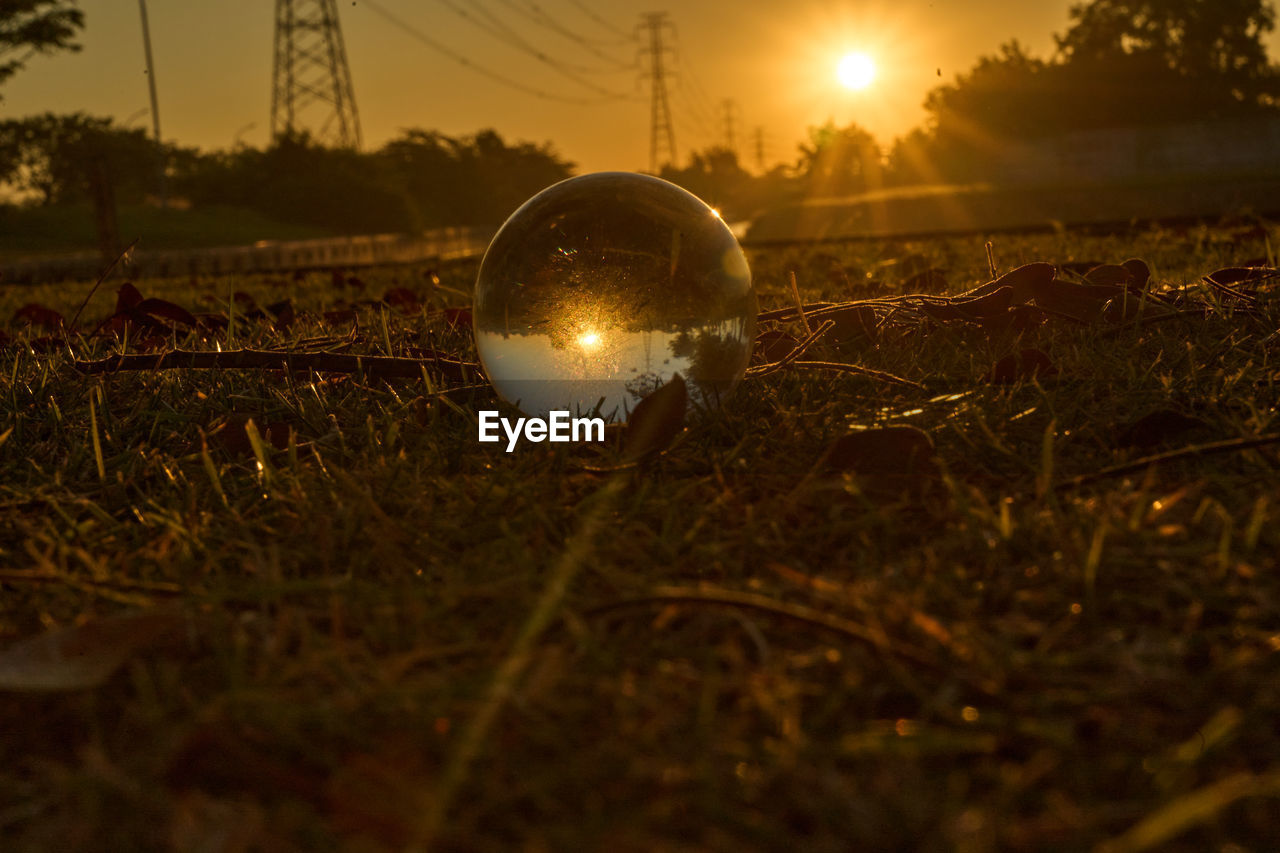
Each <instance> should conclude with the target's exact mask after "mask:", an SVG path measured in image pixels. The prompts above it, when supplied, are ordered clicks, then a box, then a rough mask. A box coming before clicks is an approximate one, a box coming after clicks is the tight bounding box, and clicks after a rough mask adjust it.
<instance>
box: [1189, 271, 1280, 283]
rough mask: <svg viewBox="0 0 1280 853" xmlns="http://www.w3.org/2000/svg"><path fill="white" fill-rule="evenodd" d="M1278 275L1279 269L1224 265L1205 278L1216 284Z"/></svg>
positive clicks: (1279, 273)
mask: <svg viewBox="0 0 1280 853" xmlns="http://www.w3.org/2000/svg"><path fill="white" fill-rule="evenodd" d="M1272 276H1280V270H1273V269H1270V268H1268V267H1224V268H1223V269H1220V270H1215V271H1213V272H1211V273H1209V274H1208V275H1207V276H1205V278H1207V279H1209V280H1210V281H1213V282H1215V283H1217V284H1227V285H1231V284H1239V283H1240V282H1242V281H1257V280H1258V279H1262V278H1271V277H1272Z"/></svg>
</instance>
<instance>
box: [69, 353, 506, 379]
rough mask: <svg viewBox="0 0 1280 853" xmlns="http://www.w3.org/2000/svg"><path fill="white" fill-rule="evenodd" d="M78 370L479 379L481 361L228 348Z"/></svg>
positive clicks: (89, 364) (119, 358)
mask: <svg viewBox="0 0 1280 853" xmlns="http://www.w3.org/2000/svg"><path fill="white" fill-rule="evenodd" d="M71 366H72V367H74V368H75V369H76V370H78V371H80V372H81V373H115V372H117V371H122V370H170V369H184V368H185V369H192V370H290V371H299V372H306V371H312V370H314V371H316V372H319V373H347V374H356V373H363V374H365V375H366V376H376V377H379V378H397V379H417V378H420V377H421V376H422V370H423V368H424V367H435V368H436V369H438V370H439V371H440V372H441V373H442V374H443V375H444V376H446V377H448V378H450V379H459V380H463V381H465V380H468V379H473V378H478V377H479V376H480V375H481V373H480V365H478V364H476V363H474V362H469V361H457V360H453V359H441V358H435V359H419V358H393V357H390V356H383V355H348V354H345V353H335V352H287V351H285V352H279V351H275V350H249V349H238V350H226V351H223V352H193V351H191V350H169V351H168V352H162V353H154V354H153V353H145V354H135V355H113V356H109V357H108V358H102V359H98V360H97V361H75V362H72V364H71Z"/></svg>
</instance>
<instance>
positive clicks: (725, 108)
mask: <svg viewBox="0 0 1280 853" xmlns="http://www.w3.org/2000/svg"><path fill="white" fill-rule="evenodd" d="M720 112H721V114H722V115H723V120H724V147H725V148H727V149H728V150H730V151H732V152H733V153H734V154H735V155H736V154H737V153H738V135H737V133H735V132H734V118H735V117H736V118H738V119H739V120H740V119H741V118H742V109H741V108H740V107H739V106H738V102H737V101H735V100H734V99H733V98H725V99H724V100H723V101H721V102H720Z"/></svg>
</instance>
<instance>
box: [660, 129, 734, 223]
mask: <svg viewBox="0 0 1280 853" xmlns="http://www.w3.org/2000/svg"><path fill="white" fill-rule="evenodd" d="M658 177H660V178H662V179H663V180H667V181H670V182H671V183H673V184H676V185H678V186H681V187H684V188H685V189H686V190H688V191H689V192H691V193H693V194H694V195H696V196H697V197H698V198H700V199H702V200H703V201H705V202H706V203H707V204H709V205H711V206H712V207H715V208H717V209H718V210H719V211H720V212H721V214H722V215H723V216H724V217H726V218H729V219H734V218H737V217H739V216H745V215H746V214H748V213H750V212H751V211H750V206H751V204H752V185H753V184H754V183H755V181H754V177H753V176H752V175H751V174H750V173H749V172H747V170H746V169H744V168H742V166H740V165H739V164H738V155H737V154H736V153H735V152H733V151H732V150H730V149H728V148H725V147H723V146H713V147H711V148H708V149H706V150H705V151H695V152H694V153H693V154H692V155H690V157H689V165H688V166H686V167H685V168H683V169H677V168H676V167H674V166H671V165H667V166H664V167H663V169H662V171H661V173H660V174H659V175H658Z"/></svg>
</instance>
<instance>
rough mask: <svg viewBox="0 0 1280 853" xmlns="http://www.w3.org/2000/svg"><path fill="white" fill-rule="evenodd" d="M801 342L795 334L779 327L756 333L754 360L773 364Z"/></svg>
mask: <svg viewBox="0 0 1280 853" xmlns="http://www.w3.org/2000/svg"><path fill="white" fill-rule="evenodd" d="M798 343H800V342H799V341H798V340H796V338H795V336H793V335H788V334H787V333H786V332H783V331H780V330H778V329H768V330H766V331H763V332H761V333H760V334H758V335H756V344H755V351H754V352H753V353H752V355H753V356H754V357H753V359H752V360H753V361H756V362H760V363H764V364H771V363H773V362H775V361H779V360H781V359H783V358H785V357H786V356H787V355H788V354H789V353H790V352H791V351H792V350H793V349H795V348H796V344H798Z"/></svg>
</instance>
